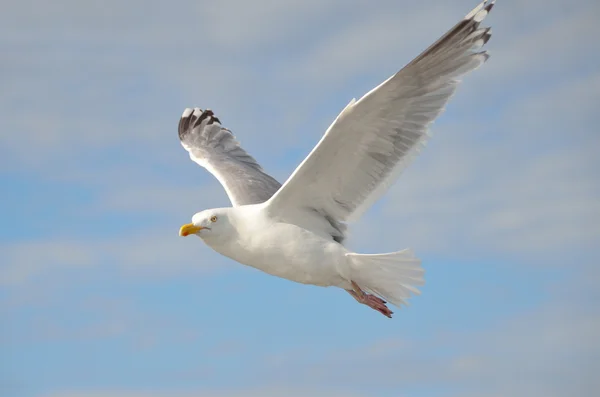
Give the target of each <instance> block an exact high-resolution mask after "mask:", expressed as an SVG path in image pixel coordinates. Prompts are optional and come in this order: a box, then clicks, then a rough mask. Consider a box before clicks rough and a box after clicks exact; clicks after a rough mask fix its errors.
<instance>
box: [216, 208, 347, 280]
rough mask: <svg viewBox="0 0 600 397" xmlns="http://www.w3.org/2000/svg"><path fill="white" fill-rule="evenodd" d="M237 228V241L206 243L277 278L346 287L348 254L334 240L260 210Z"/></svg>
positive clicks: (246, 217)
mask: <svg viewBox="0 0 600 397" xmlns="http://www.w3.org/2000/svg"><path fill="white" fill-rule="evenodd" d="M240 209H242V208H240ZM235 225H236V230H237V236H236V238H231V239H229V240H228V241H225V240H221V241H220V242H219V243H218V244H211V242H209V241H208V240H205V241H206V242H207V244H209V245H210V246H211V247H212V248H213V249H214V250H215V251H217V252H219V253H221V254H222V255H225V256H227V257H229V258H231V259H234V260H236V261H238V262H240V263H242V264H245V265H248V266H252V267H254V268H256V269H259V270H262V271H264V272H266V273H269V274H271V275H274V276H277V277H282V278H285V279H288V280H292V281H295V282H298V283H303V284H313V285H319V286H331V285H337V286H340V285H345V284H346V282H345V280H344V278H343V277H342V276H341V275H340V273H342V274H343V273H344V269H345V268H346V267H347V264H346V263H347V259H346V256H345V254H346V253H347V252H348V251H347V250H346V249H345V248H344V247H343V246H342V245H340V244H338V243H336V242H335V241H333V240H332V239H331V238H324V237H322V236H320V235H318V234H315V233H313V232H312V231H309V230H307V229H305V228H302V227H300V226H297V225H292V224H289V223H281V222H276V221H273V220H271V219H268V218H265V217H264V215H263V214H262V213H261V212H260V211H257V212H253V213H250V212H248V213H246V214H245V216H244V218H243V221H241V222H239V221H236V222H235Z"/></svg>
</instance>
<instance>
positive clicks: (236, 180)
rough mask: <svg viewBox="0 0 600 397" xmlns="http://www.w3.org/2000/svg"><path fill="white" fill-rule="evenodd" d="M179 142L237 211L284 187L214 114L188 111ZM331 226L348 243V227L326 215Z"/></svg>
mask: <svg viewBox="0 0 600 397" xmlns="http://www.w3.org/2000/svg"><path fill="white" fill-rule="evenodd" d="M179 139H180V140H181V144H182V145H183V147H184V148H185V150H187V151H188V152H189V154H190V158H191V159H192V161H194V162H195V163H197V164H198V165H200V166H202V167H204V168H205V169H206V170H208V171H209V172H210V173H211V174H213V175H214V176H215V177H216V178H217V180H218V181H219V182H220V183H221V185H223V188H224V189H225V191H226V192H227V196H228V197H229V200H230V201H231V204H232V205H233V206H234V207H237V206H240V205H249V204H259V203H263V202H265V201H267V200H268V199H270V198H271V196H273V194H275V192H277V190H279V188H280V187H281V184H280V183H279V182H277V180H275V179H274V178H273V177H271V176H270V175H268V174H266V173H265V172H264V170H263V169H262V167H261V166H260V165H259V164H258V162H257V161H256V160H255V159H254V158H253V157H252V156H250V155H249V154H248V153H247V152H246V151H245V150H244V149H242V147H241V146H240V144H239V142H238V141H237V140H236V139H235V137H234V136H233V134H232V133H231V131H230V130H228V129H227V128H224V127H222V126H221V121H220V120H219V119H218V118H217V117H216V116H215V115H214V113H213V112H212V110H210V109H207V110H205V111H202V110H201V109H199V108H194V109H190V108H188V109H186V110H185V111H184V112H183V115H182V116H181V119H180V120H179ZM323 216H324V218H325V219H326V220H327V222H329V224H330V225H331V237H332V238H333V239H334V240H335V241H337V242H338V243H342V242H343V241H344V239H345V234H346V225H344V224H342V223H340V222H338V221H336V220H335V219H333V218H331V217H329V216H326V215H323Z"/></svg>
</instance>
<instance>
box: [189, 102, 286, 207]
mask: <svg viewBox="0 0 600 397" xmlns="http://www.w3.org/2000/svg"><path fill="white" fill-rule="evenodd" d="M179 139H180V140H181V144H182V145H183V147H184V148H185V150H187V151H188V152H189V153H190V158H191V159H192V161H194V162H195V163H197V164H198V165H200V166H202V167H204V168H206V169H207V170H208V172H210V173H211V174H213V175H214V176H215V177H216V178H217V180H218V181H219V182H221V185H223V188H224V189H225V191H226V192H227V196H228V197H229V200H231V204H232V205H233V206H234V207H237V206H240V205H248V204H258V203H262V202H265V201H267V200H268V199H269V198H270V197H271V196H272V195H273V194H274V193H275V192H276V191H277V189H279V187H280V186H281V184H280V183H279V182H277V181H276V180H275V179H274V178H273V177H271V176H270V175H268V174H266V173H265V172H264V171H263V169H262V167H261V166H260V165H259V164H258V162H257V161H256V160H255V159H254V158H253V157H252V156H250V155H249V154H248V153H247V152H246V151H245V150H244V149H242V147H241V146H240V144H239V142H238V141H237V140H236V139H235V137H234V136H233V134H232V133H231V131H229V130H228V129H226V128H223V127H222V126H221V122H220V121H219V119H218V118H217V117H216V116H215V115H214V113H213V112H212V111H211V110H208V109H207V110H205V111H202V110H201V109H199V108H194V109H189V108H188V109H185V111H184V112H183V115H182V116H181V119H180V120H179Z"/></svg>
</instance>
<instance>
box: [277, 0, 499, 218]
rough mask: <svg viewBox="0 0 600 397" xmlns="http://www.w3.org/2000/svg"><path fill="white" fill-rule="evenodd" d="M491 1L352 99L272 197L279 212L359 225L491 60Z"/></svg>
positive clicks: (483, 4) (281, 214)
mask: <svg viewBox="0 0 600 397" xmlns="http://www.w3.org/2000/svg"><path fill="white" fill-rule="evenodd" d="M493 4H494V1H493V0H492V1H484V2H482V3H481V4H480V5H479V6H477V7H476V8H475V9H474V10H473V11H471V12H470V13H469V14H468V15H467V16H465V18H464V19H463V20H461V21H460V22H459V23H458V24H456V25H455V26H454V27H453V28H452V29H450V30H449V31H448V32H447V33H446V34H445V35H444V36H442V37H441V38H440V39H439V40H438V41H436V42H435V43H434V44H433V45H431V46H430V47H429V48H428V49H426V50H425V51H424V52H423V53H421V54H420V55H419V56H418V57H417V58H415V59H414V60H413V61H412V62H410V63H409V64H408V65H406V66H405V67H404V68H403V69H402V70H400V71H399V72H398V73H396V74H395V75H393V76H392V77H390V78H389V79H388V80H386V81H384V82H383V83H382V84H380V85H379V86H378V87H376V88H374V89H373V90H372V91H370V92H369V93H367V94H366V95H365V96H363V97H362V98H361V99H360V100H359V101H358V102H355V101H354V100H352V102H350V104H348V106H346V108H344V110H343V111H342V112H341V113H340V114H339V116H338V117H337V118H336V120H335V121H334V122H333V123H332V124H331V126H330V127H329V129H328V130H327V131H326V132H325V135H324V136H323V138H322V139H321V141H320V142H319V143H318V144H317V146H316V147H315V148H314V149H313V150H312V152H311V153H310V154H309V155H308V157H307V158H306V159H305V160H304V161H303V162H302V163H301V164H300V165H299V166H298V168H296V170H295V171H294V173H293V174H292V175H291V176H290V178H289V179H288V180H287V181H286V182H285V183H284V185H283V187H282V188H281V189H279V191H278V192H277V193H275V195H274V196H273V197H272V198H271V200H270V201H269V203H268V206H269V208H270V210H271V211H273V212H274V213H277V214H279V215H280V216H285V214H286V213H291V211H289V210H291V209H293V208H299V207H306V208H313V209H315V210H318V211H319V212H321V213H323V214H326V215H328V216H330V217H331V218H333V219H335V220H337V221H342V222H346V221H351V220H355V219H357V218H358V217H359V216H360V215H361V214H362V213H363V211H364V210H366V209H367V208H368V207H369V206H370V205H371V204H372V203H373V202H374V201H375V200H377V199H378V198H379V197H380V196H381V195H382V194H383V193H384V192H385V191H386V190H387V189H388V187H389V186H390V185H391V184H392V183H393V182H394V181H395V180H396V179H397V177H398V176H399V174H400V172H401V171H402V170H404V169H405V168H406V166H407V165H408V164H409V163H410V161H411V160H412V159H413V158H414V157H415V156H416V155H417V154H418V152H419V151H420V149H421V148H422V147H423V146H424V144H425V141H426V138H427V136H428V135H427V130H428V128H429V125H430V124H431V123H432V122H433V121H434V120H435V119H436V117H438V115H439V114H440V113H441V112H442V111H443V110H444V107H445V105H446V103H447V102H448V100H449V99H450V97H451V96H452V94H453V93H454V91H455V90H456V88H457V86H458V85H459V79H460V78H461V77H462V76H463V75H465V74H466V73H468V72H470V71H472V70H474V69H476V68H477V67H479V66H480V65H481V64H483V63H484V62H485V61H486V60H487V59H488V54H487V53H486V52H485V51H480V49H481V48H482V47H483V45H484V44H485V43H486V42H487V41H488V40H489V38H490V37H491V32H490V29H489V28H480V27H479V25H480V22H481V21H482V20H483V19H484V18H485V17H486V16H487V14H488V13H489V11H490V10H491V9H492V6H493Z"/></svg>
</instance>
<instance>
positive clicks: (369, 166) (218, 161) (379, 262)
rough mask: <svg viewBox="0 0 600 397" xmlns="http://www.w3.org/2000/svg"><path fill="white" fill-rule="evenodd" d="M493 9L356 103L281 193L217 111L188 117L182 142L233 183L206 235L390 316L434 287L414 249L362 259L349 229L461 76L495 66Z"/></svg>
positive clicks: (206, 217)
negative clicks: (486, 23)
mask: <svg viewBox="0 0 600 397" xmlns="http://www.w3.org/2000/svg"><path fill="white" fill-rule="evenodd" d="M493 3H494V2H493V0H492V1H484V2H483V3H481V4H480V5H479V6H477V7H476V8H475V9H474V10H473V11H471V12H470V13H469V14H467V16H465V18H463V20H461V21H460V22H459V23H457V24H456V25H455V26H454V27H453V28H452V29H451V30H449V31H448V32H447V33H446V34H445V35H444V36H442V37H441V38H440V39H439V40H438V41H437V42H435V43H434V44H433V45H431V46H430V47H429V48H428V49H426V50H425V51H424V52H423V53H421V54H420V55H419V56H418V57H417V58H415V59H414V60H413V61H412V62H410V63H409V64H408V65H407V66H405V67H404V68H403V69H402V70H400V71H399V72H398V73H396V74H394V75H393V76H392V77H390V78H389V79H387V80H385V81H384V82H383V83H382V84H380V85H379V86H377V87H376V88H374V89H373V90H371V91H370V92H368V93H367V94H366V95H364V96H363V97H362V98H361V99H359V100H358V101H355V100H352V101H351V102H350V103H349V104H348V105H347V106H346V107H345V108H344V109H343V110H342V112H341V113H340V114H339V115H338V117H337V118H336V119H335V120H334V122H333V123H332V124H331V126H330V127H329V128H328V129H327V131H326V132H325V134H324V136H323V138H322V139H321V141H320V142H319V143H318V144H317V146H316V147H315V148H314V149H313V151H312V152H311V153H310V154H309V155H308V157H306V159H305V160H304V161H303V162H302V163H301V164H300V165H299V166H298V167H297V168H296V170H295V171H294V172H293V174H292V175H291V176H290V177H289V178H288V180H287V181H286V182H285V183H284V184H283V185H282V184H280V183H279V182H278V181H276V180H275V179H274V178H272V177H271V176H269V175H268V174H267V173H265V172H264V170H263V169H262V168H261V166H260V165H259V164H258V162H257V161H256V160H255V159H254V158H253V157H252V156H250V155H249V154H248V153H247V152H246V151H244V150H243V149H242V148H241V146H240V145H239V143H238V142H237V141H236V140H235V138H234V136H233V134H232V133H231V131H229V130H228V129H226V128H223V127H222V126H221V122H220V120H219V119H218V118H217V117H216V116H215V115H214V113H213V112H212V111H211V110H205V111H202V110H201V109H199V108H194V109H186V110H185V111H184V113H183V115H182V117H181V120H180V122H179V138H180V140H181V143H182V145H183V146H184V148H185V149H186V150H187V151H188V152H189V154H190V158H191V159H192V160H193V161H194V162H196V163H198V164H199V165H201V166H203V167H204V168H206V169H207V170H208V171H210V172H211V173H212V174H213V175H214V176H215V177H216V178H217V179H218V180H219V182H220V183H221V184H222V185H223V187H224V188H225V191H226V192H227V195H228V196H229V198H230V200H231V202H232V205H233V207H230V208H218V209H210V210H205V211H202V212H199V213H196V214H195V215H194V216H193V218H192V223H190V224H186V225H184V226H182V228H181V230H180V235H182V236H187V235H190V234H195V235H197V236H199V237H200V238H202V239H203V240H204V242H205V243H206V244H207V245H209V246H210V247H211V248H212V249H214V250H215V251H217V252H219V253H220V254H222V255H224V256H227V257H229V258H231V259H233V260H235V261H237V262H240V263H242V264H245V265H248V266H251V267H254V268H256V269H259V270H261V271H263V272H265V273H268V274H271V275H273V276H277V277H281V278H285V279H288V280H291V281H295V282H298V283H303V284H312V285H318V286H323V287H327V286H335V287H339V288H343V289H345V290H346V291H348V292H349V293H350V294H351V295H352V296H353V297H354V298H355V299H356V300H357V301H358V302H360V303H363V304H366V305H368V306H370V307H371V308H373V309H376V310H377V311H379V312H381V313H382V314H384V315H386V316H388V317H391V314H392V312H391V311H390V310H389V309H388V307H387V306H386V301H384V300H383V299H386V300H387V301H389V302H390V303H392V304H394V305H396V306H400V305H402V304H407V300H408V298H409V297H410V296H411V294H419V290H418V288H417V287H418V286H420V285H422V284H423V283H424V280H423V274H424V270H423V268H422V267H421V262H420V260H419V259H418V258H416V257H414V256H413V254H412V252H411V251H410V250H402V251H397V252H391V253H385V254H357V253H354V252H351V251H349V250H348V249H347V248H346V247H345V246H344V245H343V242H344V239H345V237H346V226H347V223H348V222H351V221H353V220H356V219H358V218H359V217H360V215H361V214H362V213H363V212H364V211H365V210H366V209H367V208H368V207H369V206H370V205H371V204H372V203H373V202H374V201H376V200H377V199H378V198H379V197H380V196H381V195H382V194H383V193H385V191H386V190H387V189H388V188H389V187H390V185H391V184H392V183H393V182H394V181H395V180H396V179H397V177H398V175H399V174H400V173H401V172H402V170H404V169H405V168H406V167H407V165H408V164H409V163H410V161H411V160H412V159H413V158H414V157H415V156H416V155H417V154H418V153H419V151H420V150H421V149H422V147H423V146H424V144H425V142H426V140H427V138H428V128H429V125H430V124H431V123H432V122H433V121H434V120H435V118H436V117H437V116H438V115H439V114H440V113H441V112H442V111H443V110H444V106H445V105H446V103H447V102H448V100H449V99H450V97H451V96H452V95H453V93H454V92H455V90H456V88H457V87H458V84H459V78H460V77H461V76H463V75H464V74H466V73H468V72H470V71H472V70H474V69H476V68H477V67H479V66H480V65H481V64H483V63H484V62H485V61H486V60H487V59H488V54H487V53H486V52H485V51H479V49H481V47H483V45H484V44H485V43H486V42H487V41H488V40H489V38H490V37H491V32H490V29H489V28H480V27H479V25H480V22H481V21H482V20H483V19H484V18H485V17H486V16H487V14H488V13H489V11H490V10H491V9H492V6H493Z"/></svg>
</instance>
